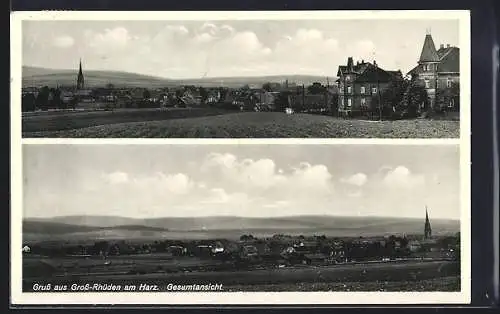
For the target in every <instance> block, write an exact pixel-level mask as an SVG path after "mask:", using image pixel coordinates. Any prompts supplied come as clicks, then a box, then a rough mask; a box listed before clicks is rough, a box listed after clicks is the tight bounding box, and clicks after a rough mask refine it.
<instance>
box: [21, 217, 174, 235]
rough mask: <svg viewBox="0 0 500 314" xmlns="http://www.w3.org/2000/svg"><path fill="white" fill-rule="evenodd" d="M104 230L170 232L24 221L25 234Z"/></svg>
mask: <svg viewBox="0 0 500 314" xmlns="http://www.w3.org/2000/svg"><path fill="white" fill-rule="evenodd" d="M104 230H129V231H152V232H162V231H168V230H167V229H165V228H159V227H150V226H142V225H114V226H105V227H104V226H90V225H78V224H68V223H61V222H52V221H43V220H29V219H28V220H25V221H23V233H40V234H71V233H81V232H93V231H104Z"/></svg>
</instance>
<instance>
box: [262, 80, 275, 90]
mask: <svg viewBox="0 0 500 314" xmlns="http://www.w3.org/2000/svg"><path fill="white" fill-rule="evenodd" d="M262 89H263V90H265V91H267V92H272V91H273V89H272V87H271V83H270V82H267V83H264V84H263V85H262Z"/></svg>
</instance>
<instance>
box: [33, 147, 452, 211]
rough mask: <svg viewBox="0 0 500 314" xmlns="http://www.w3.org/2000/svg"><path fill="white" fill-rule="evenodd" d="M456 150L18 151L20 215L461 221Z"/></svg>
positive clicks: (78, 148)
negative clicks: (20, 154)
mask: <svg viewBox="0 0 500 314" xmlns="http://www.w3.org/2000/svg"><path fill="white" fill-rule="evenodd" d="M459 169H460V168H459V146H458V145H341V144H337V145H333V144H332V145H280V144H277V145H261V144H251V145H237V144H221V145H215V144H214V145H198V144H196V145H183V144H176V145H173V144H164V145H149V144H138V145H99V144H96V145H93V144H92V145H91V144H82V145H65V144H57V145H56V144H53V145H51V144H31V145H29V144H28V145H24V146H23V178H24V188H23V207H24V217H29V218H33V217H53V216H65V215H116V216H123V217H135V218H156V217H198V216H221V215H229V216H244V217H271V216H290V215H337V216H340V215H341V216H385V217H415V218H422V217H424V215H425V206H426V205H427V206H428V208H429V215H430V217H432V218H445V219H460V206H459V195H460V191H459V184H460V180H459Z"/></svg>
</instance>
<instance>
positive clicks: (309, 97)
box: [19, 12, 469, 138]
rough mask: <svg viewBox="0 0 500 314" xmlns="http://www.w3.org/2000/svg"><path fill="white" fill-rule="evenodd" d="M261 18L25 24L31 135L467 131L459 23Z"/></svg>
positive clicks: (25, 116)
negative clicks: (463, 124)
mask: <svg viewBox="0 0 500 314" xmlns="http://www.w3.org/2000/svg"><path fill="white" fill-rule="evenodd" d="M64 13H66V12H64ZM64 13H63V12H61V13H58V14H61V15H64ZM81 13H83V12H81ZM255 13H258V12H255ZM89 14H91V13H89ZM138 14H140V15H141V14H143V13H138ZM178 14H183V13H178ZM248 14H249V16H250V17H254V18H250V19H247V20H242V19H241V17H242V16H240V15H241V14H239V15H238V13H235V15H234V16H235V17H234V19H227V17H232V15H231V14H227V15H225V19H224V20H220V19H219V18H217V16H216V15H213V18H211V17H212V16H211V15H210V14H209V15H207V16H206V17H205V18H207V19H206V20H199V19H193V18H192V17H191V18H188V19H185V20H179V19H177V20H168V19H164V20H146V19H147V16H146V15H144V19H143V20H123V19H114V20H112V19H111V18H112V17H113V15H111V14H110V19H109V20H89V19H81V16H82V15H81V14H80V15H79V17H80V19H78V20H77V19H68V18H65V19H59V20H58V19H57V18H55V19H51V20H43V19H42V20H41V19H38V20H34V19H33V18H32V17H31V18H30V19H28V18H27V19H23V21H22V22H21V23H20V25H21V26H22V31H21V32H19V33H20V36H22V65H21V64H19V70H20V71H21V66H22V91H21V90H20V91H19V92H22V105H21V107H22V110H20V111H22V135H23V137H24V138H35V137H46V138H459V136H460V50H461V49H460V44H462V45H463V47H462V52H463V53H468V43H466V42H464V40H461V39H460V38H461V36H462V34H459V33H460V32H459V29H461V27H460V24H461V23H463V21H461V20H460V19H459V18H453V19H451V18H449V17H448V18H443V19H436V18H435V17H434V18H429V19H424V18H425V16H424V18H419V19H415V18H408V16H404V15H402V14H403V13H402V12H399V13H398V12H395V13H393V14H400V15H401V16H397V19H394V18H381V16H379V15H375V16H373V17H371V18H365V17H366V16H365V15H359V16H361V17H362V18H359V17H358V16H356V15H352V16H353V19H345V14H344V15H343V16H344V18H335V16H336V15H335V12H333V13H331V18H328V19H325V18H322V19H315V18H313V17H314V15H310V16H311V17H310V18H309V19H300V18H295V17H297V16H298V15H294V16H292V17H290V18H286V19H283V18H280V19H274V17H276V15H274V17H273V18H271V17H267V18H266V17H265V16H263V17H262V19H255V17H256V15H255V14H250V13H248V12H245V15H248ZM280 14H281V13H280ZM283 14H284V13H283ZM405 14H408V12H407V13H405ZM141 16H142V15H141ZM238 16H240V18H237V17H238ZM284 16H285V17H286V15H284ZM382 17H383V15H382ZM393 17H394V16H393ZM410 17H411V16H410ZM243 18H244V16H243ZM467 22H468V21H467ZM466 38H468V37H466ZM462 57H467V56H462ZM466 79H467V78H465V77H464V78H462V86H466V85H463V84H464V83H465V80H466ZM462 99H466V98H463V97H462ZM464 105H465V106H466V107H467V108H468V107H469V106H468V104H464ZM464 108H465V107H464ZM462 120H463V118H462Z"/></svg>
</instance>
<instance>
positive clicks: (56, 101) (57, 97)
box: [50, 88, 63, 108]
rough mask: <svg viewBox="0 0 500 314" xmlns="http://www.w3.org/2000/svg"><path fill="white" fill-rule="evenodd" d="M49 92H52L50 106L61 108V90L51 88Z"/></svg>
mask: <svg viewBox="0 0 500 314" xmlns="http://www.w3.org/2000/svg"><path fill="white" fill-rule="evenodd" d="M50 93H51V94H52V99H51V101H50V105H51V107H54V108H61V107H62V105H63V103H62V100H61V90H60V89H59V88H52V89H51V90H50Z"/></svg>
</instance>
